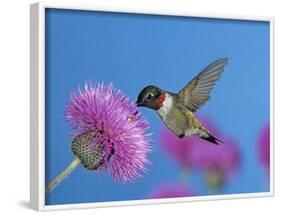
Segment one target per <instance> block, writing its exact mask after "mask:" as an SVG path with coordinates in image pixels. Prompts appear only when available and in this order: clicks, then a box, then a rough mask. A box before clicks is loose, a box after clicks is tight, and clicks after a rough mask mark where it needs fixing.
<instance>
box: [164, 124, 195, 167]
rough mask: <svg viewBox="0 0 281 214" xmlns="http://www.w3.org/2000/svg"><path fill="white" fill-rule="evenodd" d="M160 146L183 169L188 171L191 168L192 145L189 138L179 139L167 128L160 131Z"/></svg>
mask: <svg viewBox="0 0 281 214" xmlns="http://www.w3.org/2000/svg"><path fill="white" fill-rule="evenodd" d="M160 142H161V146H162V148H163V150H164V151H166V152H167V154H169V155H170V157H171V158H172V159H173V160H174V161H175V162H176V163H177V164H179V166H180V167H182V168H184V169H190V168H192V166H193V159H192V158H193V157H192V151H193V147H194V143H193V142H190V138H182V139H179V138H178V137H177V136H176V135H175V134H174V133H172V132H171V131H170V130H169V129H168V128H166V127H165V128H164V129H163V130H162V133H161V136H160Z"/></svg>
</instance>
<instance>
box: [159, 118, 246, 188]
mask: <svg viewBox="0 0 281 214" xmlns="http://www.w3.org/2000/svg"><path fill="white" fill-rule="evenodd" d="M199 120H200V121H201V123H202V124H203V126H204V127H205V128H207V129H208V130H209V131H210V132H211V133H212V134H213V135H214V136H215V137H217V138H218V139H220V140H222V141H223V142H224V144H221V145H214V144H210V143H208V142H207V141H205V140H203V139H201V138H199V137H185V138H183V139H178V138H177V137H176V136H175V135H174V134H173V133H172V132H171V131H169V130H168V129H167V128H166V129H164V131H163V132H162V135H161V143H162V146H163V149H164V150H165V151H166V152H167V153H168V154H169V155H170V156H171V157H172V158H173V159H174V160H175V161H176V162H177V163H178V164H179V165H180V166H181V167H184V168H188V169H201V170H204V172H205V173H206V174H205V175H206V180H205V181H206V183H207V185H208V186H209V187H212V188H219V187H221V186H222V185H223V184H224V182H225V180H226V179H228V178H229V177H230V176H232V175H233V174H235V172H236V171H237V170H238V169H239V167H240V163H241V156H240V151H239V148H238V146H237V144H235V140H234V139H232V138H230V137H226V136H225V135H223V133H222V132H220V131H219V130H218V129H217V127H216V126H215V125H214V124H213V122H212V121H211V120H210V119H206V118H204V117H199Z"/></svg>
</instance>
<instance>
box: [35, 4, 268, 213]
mask: <svg viewBox="0 0 281 214" xmlns="http://www.w3.org/2000/svg"><path fill="white" fill-rule="evenodd" d="M30 41H31V161H30V162H31V176H30V177H31V178H30V180H31V181H30V182H31V206H32V208H33V209H36V210H53V209H69V208H85V207H87V208H88V207H101V206H116V205H132V204H151V203H166V202H183V201H198V200H214V199H226V198H228V199H231V198H242V197H261V196H272V195H273V137H272V136H273V135H272V132H273V105H272V103H273V81H272V80H273V18H268V17H267V18H264V17H239V16H237V17H234V16H233V17H232V16H229V17H228V16H220V15H212V16H209V15H208V14H194V13H189V12H188V11H187V12H185V13H183V12H182V11H181V12H179V11H167V10H161V9H155V8H154V9H153V8H146V9H136V8H128V7H125V6H124V7H123V8H122V7H118V8H114V7H112V8H110V7H108V6H101V5H93V6H81V5H64V4H53V3H52V4H49V3H36V4H33V5H31V38H30Z"/></svg>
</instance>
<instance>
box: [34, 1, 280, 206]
mask: <svg viewBox="0 0 281 214" xmlns="http://www.w3.org/2000/svg"><path fill="white" fill-rule="evenodd" d="M47 8H57V9H75V10H88V11H91V10H93V11H108V12H125V13H140V14H157V15H167V16H171V15H172V16H188V17H203V18H218V19H234V20H235V19H236V20H255V21H268V22H269V23H270V55H271V57H270V126H271V127H272V128H271V129H270V139H271V147H270V157H271V158H270V192H266V193H245V194H235V195H215V196H194V197H188V198H172V199H149V200H137V201H118V202H98V203H83V204H67V205H48V206H46V205H45V10H46V9H47ZM30 26H31V27H30V50H31V51H30V68H31V91H30V95H31V104H30V105H31V110H30V111H31V113H30V115H31V118H30V120H31V128H30V130H31V133H30V135H31V142H30V169H31V170H30V187H31V189H30V201H31V208H32V209H35V210H39V211H43V210H60V209H76V208H94V207H108V206H125V205H141V204H156V203H173V202H187V201H204V200H218V199H235V198H248V197H265V196H273V195H274V174H273V172H274V166H273V160H274V152H273V151H274V143H273V142H274V135H273V130H274V122H273V121H274V109H273V102H274V101H273V96H274V85H273V79H274V67H273V60H274V48H273V47H274V18H273V17H252V16H232V15H229V16H228V15H221V14H206V13H202V14H201V13H193V12H190V11H188V10H186V11H184V12H183V10H181V11H175V10H163V9H157V8H141V9H139V8H134V7H128V6H126V5H120V6H119V7H116V6H112V7H109V6H104V5H102V4H92V5H80V4H79V3H75V4H74V3H73V4H65V3H48V2H44V3H43V2H40V3H35V4H32V5H31V7H30Z"/></svg>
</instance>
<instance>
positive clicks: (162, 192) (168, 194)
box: [149, 183, 194, 198]
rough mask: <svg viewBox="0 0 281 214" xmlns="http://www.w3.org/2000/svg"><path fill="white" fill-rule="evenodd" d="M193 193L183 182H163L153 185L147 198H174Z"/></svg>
mask: <svg viewBox="0 0 281 214" xmlns="http://www.w3.org/2000/svg"><path fill="white" fill-rule="evenodd" d="M193 195H194V194H193V192H192V190H191V189H190V188H188V187H186V186H185V185H183V184H177V183H164V184H161V185H159V186H157V187H155V189H154V190H153V191H152V192H151V194H150V196H149V198H176V197H187V196H193Z"/></svg>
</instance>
